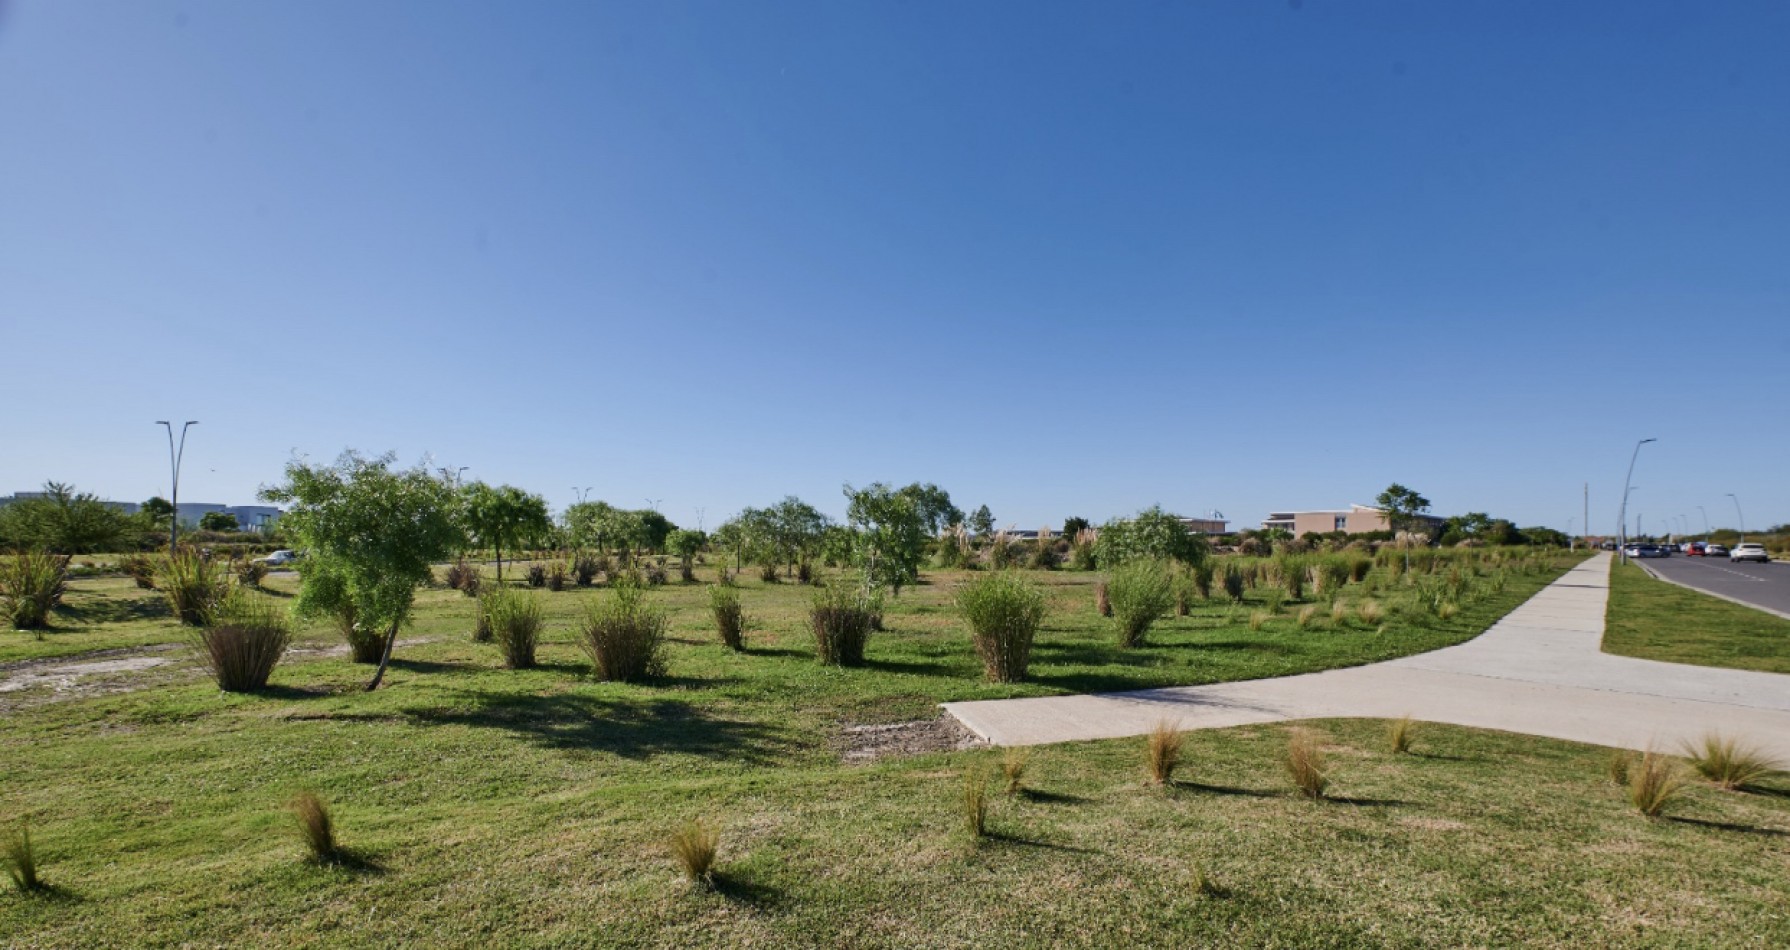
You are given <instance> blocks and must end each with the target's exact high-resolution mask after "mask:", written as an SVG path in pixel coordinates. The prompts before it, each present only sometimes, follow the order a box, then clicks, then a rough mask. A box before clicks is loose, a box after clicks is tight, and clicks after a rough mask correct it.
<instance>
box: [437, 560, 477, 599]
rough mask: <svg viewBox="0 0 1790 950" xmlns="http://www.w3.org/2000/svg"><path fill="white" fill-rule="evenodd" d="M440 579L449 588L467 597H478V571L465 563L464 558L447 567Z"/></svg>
mask: <svg viewBox="0 0 1790 950" xmlns="http://www.w3.org/2000/svg"><path fill="white" fill-rule="evenodd" d="M442 579H443V580H444V581H446V583H447V586H448V587H449V588H451V589H453V590H457V591H459V592H460V593H462V594H465V595H466V596H468V597H477V596H478V595H479V569H478V568H477V567H475V566H473V565H472V564H469V563H467V562H466V559H465V558H461V559H460V560H458V561H455V562H454V563H453V564H450V565H448V569H447V573H446V575H445V576H444V577H443V578H442Z"/></svg>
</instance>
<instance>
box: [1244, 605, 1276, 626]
mask: <svg viewBox="0 0 1790 950" xmlns="http://www.w3.org/2000/svg"><path fill="white" fill-rule="evenodd" d="M1273 616H1274V615H1273V614H1272V613H1270V612H1268V611H1266V610H1252V611H1250V612H1249V629H1251V630H1260V629H1262V628H1263V627H1264V626H1267V624H1268V619H1269V618H1270V617H1273Z"/></svg>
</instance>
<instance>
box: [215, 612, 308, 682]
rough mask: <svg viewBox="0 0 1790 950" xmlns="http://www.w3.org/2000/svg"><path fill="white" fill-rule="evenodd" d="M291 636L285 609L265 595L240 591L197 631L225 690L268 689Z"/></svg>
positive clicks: (217, 677) (217, 678) (218, 679)
mask: <svg viewBox="0 0 1790 950" xmlns="http://www.w3.org/2000/svg"><path fill="white" fill-rule="evenodd" d="M291 639H292V628H291V625H290V624H289V623H288V622H287V620H286V612H285V611H284V610H281V609H280V608H279V607H278V606H277V605H275V604H274V603H272V602H271V601H269V600H268V599H267V598H266V596H264V595H260V594H249V593H245V592H241V591H238V592H237V593H234V594H232V595H230V596H229V597H227V598H226V599H225V600H224V602H223V603H222V604H220V605H219V606H218V607H217V608H215V609H214V610H212V611H211V613H210V619H209V622H208V623H207V624H206V625H205V627H204V628H203V629H201V630H200V631H199V634H198V640H199V647H200V652H201V653H203V654H204V656H205V665H206V667H207V668H208V669H210V670H211V675H212V678H214V679H216V680H217V683H218V689H221V690H223V691H224V692H226V693H249V692H254V691H255V690H259V689H266V688H267V679H268V677H269V676H271V675H273V668H274V667H275V666H276V665H278V664H279V662H280V658H281V657H283V656H285V655H286V644H287V643H288V642H290V641H291Z"/></svg>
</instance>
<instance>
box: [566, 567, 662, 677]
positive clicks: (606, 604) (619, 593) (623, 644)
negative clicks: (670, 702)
mask: <svg viewBox="0 0 1790 950" xmlns="http://www.w3.org/2000/svg"><path fill="white" fill-rule="evenodd" d="M583 632H584V641H583V644H582V645H583V647H584V652H585V653H586V654H588V655H589V656H590V660H591V666H592V669H593V671H594V672H595V673H596V676H597V679H600V680H609V681H620V682H628V683H632V682H638V681H640V680H646V679H653V678H655V677H659V676H664V675H665V612H664V611H662V610H659V609H658V608H656V607H653V606H652V605H650V604H648V603H647V602H646V594H645V592H644V591H642V590H641V589H640V586H639V585H638V584H637V583H635V582H634V581H633V580H632V579H630V578H627V577H626V576H624V577H623V578H622V579H620V580H618V581H617V583H616V585H615V594H614V595H613V596H611V597H608V598H604V599H602V600H599V601H597V602H596V603H594V604H592V605H591V607H590V609H589V610H588V611H586V612H585V615H584V631H583Z"/></svg>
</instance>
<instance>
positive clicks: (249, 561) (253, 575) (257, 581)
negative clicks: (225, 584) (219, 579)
mask: <svg viewBox="0 0 1790 950" xmlns="http://www.w3.org/2000/svg"><path fill="white" fill-rule="evenodd" d="M264 580H267V562H265V561H257V560H255V559H254V558H245V559H243V560H241V561H237V562H236V582H237V583H238V584H241V585H242V586H244V587H257V588H258V587H260V586H261V582H262V581H264Z"/></svg>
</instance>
